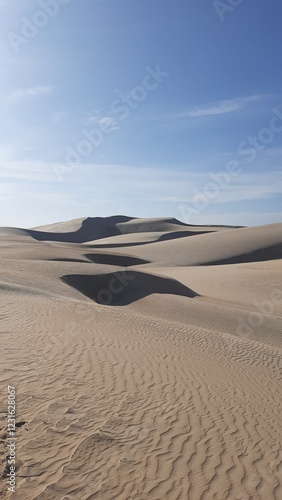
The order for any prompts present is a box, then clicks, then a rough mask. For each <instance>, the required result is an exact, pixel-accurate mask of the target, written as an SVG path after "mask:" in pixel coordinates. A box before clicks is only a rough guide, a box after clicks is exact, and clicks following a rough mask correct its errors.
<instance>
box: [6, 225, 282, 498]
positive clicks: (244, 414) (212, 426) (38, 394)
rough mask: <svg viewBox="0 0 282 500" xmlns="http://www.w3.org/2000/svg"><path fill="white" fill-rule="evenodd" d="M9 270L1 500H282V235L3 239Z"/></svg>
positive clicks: (66, 231) (267, 231)
mask: <svg viewBox="0 0 282 500" xmlns="http://www.w3.org/2000/svg"><path fill="white" fill-rule="evenodd" d="M0 267H1V275H0V297H1V311H0V319H1V323H0V325H1V347H2V349H1V350H2V355H1V371H0V373H1V487H0V496H1V498H10V499H20V500H34V499H40V500H53V499H54V500H55V499H56V500H57V499H58V500H72V499H78V500H94V499H95V500H96V499H106V500H113V499H121V500H130V499H136V500H147V499H152V500H165V499H169V500H179V499H181V500H182V499H183V500H187V499H189V500H210V499H217V500H223V499H231V500H249V499H251V500H259V499H263V500H264V499H265V500H271V499H281V498H282V451H281V444H282V417H281V415H282V411H281V410H282V402H281V392H282V391H281V353H282V328H281V327H282V223H281V224H271V225H267V226H260V227H252V228H239V227H236V228H235V227H225V226H222V227H215V226H191V225H186V224H183V223H181V222H179V221H177V220H176V219H164V218H163V219H136V218H131V217H125V216H114V217H108V218H86V219H78V220H74V221H70V222H66V223H58V224H53V225H50V226H44V227H39V228H35V229H33V230H24V229H15V228H1V229H0ZM8 385H11V386H13V387H15V389H16V410H17V412H16V422H17V424H16V425H17V428H16V437H17V441H16V461H17V462H16V463H17V468H16V476H17V477H16V492H15V493H12V492H11V493H9V492H8V483H7V471H8V469H7V460H6V457H7V442H8V439H7V438H8V436H7V386H8Z"/></svg>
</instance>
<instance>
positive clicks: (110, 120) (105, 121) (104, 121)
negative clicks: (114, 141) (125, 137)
mask: <svg viewBox="0 0 282 500" xmlns="http://www.w3.org/2000/svg"><path fill="white" fill-rule="evenodd" d="M92 123H94V124H97V125H106V126H108V127H112V130H118V129H119V125H118V121H117V120H116V118H114V117H112V116H102V117H99V116H97V115H94V116H90V118H88V119H87V121H86V124H87V125H89V124H92Z"/></svg>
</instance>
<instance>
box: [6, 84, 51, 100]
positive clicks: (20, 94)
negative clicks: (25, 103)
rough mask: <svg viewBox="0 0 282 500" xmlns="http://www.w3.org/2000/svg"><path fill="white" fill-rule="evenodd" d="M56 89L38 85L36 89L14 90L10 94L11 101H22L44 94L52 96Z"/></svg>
mask: <svg viewBox="0 0 282 500" xmlns="http://www.w3.org/2000/svg"><path fill="white" fill-rule="evenodd" d="M54 90H55V87H53V86H50V85H38V86H36V87H27V88H21V89H17V90H13V91H12V92H11V94H10V98H11V99H22V98H25V97H34V96H38V95H42V94H51V92H53V91H54Z"/></svg>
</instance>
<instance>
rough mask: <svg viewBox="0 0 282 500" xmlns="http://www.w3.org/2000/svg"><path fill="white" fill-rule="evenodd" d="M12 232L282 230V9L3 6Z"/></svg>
mask: <svg viewBox="0 0 282 500" xmlns="http://www.w3.org/2000/svg"><path fill="white" fill-rule="evenodd" d="M0 14H1V15H0V32H1V37H0V64H1V69H2V72H1V73H2V76H1V80H0V104H1V118H2V119H1V121H0V181H1V183H0V225H1V226H15V227H34V226H38V225H41V224H48V223H52V222H57V221H62V220H70V219H74V218H78V217H96V216H99V217H101V216H102V217H106V216H110V215H114V214H122V215H128V216H134V217H176V218H177V219H179V220H181V221H183V222H186V223H188V224H230V225H259V224H268V223H273V222H281V221H282V203H281V202H282V171H281V158H282V143H281V138H282V89H281V82H282V78H281V77H282V67H281V47H282V30H281V26H282V0H223V1H220V0H142V1H141V0H118V1H117V0H13V2H11V0H1V4H0Z"/></svg>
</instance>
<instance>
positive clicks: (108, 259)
mask: <svg viewBox="0 0 282 500" xmlns="http://www.w3.org/2000/svg"><path fill="white" fill-rule="evenodd" d="M85 257H87V259H89V260H91V261H92V262H94V263H95V264H109V265H110V266H122V267H130V266H137V265H139V264H149V261H148V260H143V259H138V258H137V257H131V256H130V255H128V256H127V255H118V254H113V255H108V254H101V253H97V254H95V253H94V254H85Z"/></svg>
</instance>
